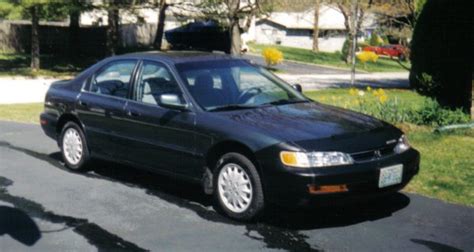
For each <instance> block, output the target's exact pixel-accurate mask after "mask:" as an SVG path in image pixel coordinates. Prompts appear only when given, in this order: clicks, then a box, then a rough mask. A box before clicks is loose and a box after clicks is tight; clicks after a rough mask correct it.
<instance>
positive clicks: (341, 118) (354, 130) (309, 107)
mask: <svg viewBox="0 0 474 252" xmlns="http://www.w3.org/2000/svg"><path fill="white" fill-rule="evenodd" d="M216 114H218V116H220V117H225V118H226V119H227V120H231V121H232V122H233V123H234V124H238V125H239V127H242V128H244V127H251V129H252V130H258V131H260V132H263V133H265V134H266V135H269V136H271V137H274V138H277V139H280V140H281V141H283V142H292V143H295V144H297V145H299V146H300V147H304V148H305V149H315V148H317V149H321V148H322V146H324V148H331V147H330V146H331V145H332V144H329V145H328V144H325V142H326V141H321V140H330V142H332V143H335V142H339V144H341V143H343V142H345V141H347V140H348V139H354V138H356V139H361V141H362V140H363V139H364V137H366V138H367V136H371V137H370V138H371V139H374V138H379V140H378V141H377V142H380V143H372V145H383V143H384V142H385V141H386V140H387V139H391V138H394V137H395V136H396V135H399V134H400V133H399V132H398V130H396V129H395V128H394V127H393V126H391V125H389V124H387V123H384V122H382V121H380V120H377V119H375V118H373V117H370V116H367V115H363V114H360V113H356V112H352V111H349V110H345V109H341V108H336V107H333V106H328V105H323V104H319V103H313V102H305V103H295V104H288V105H279V106H267V107H261V108H256V109H248V110H237V111H229V112H222V113H216ZM314 140H318V141H314ZM366 140H367V139H366ZM366 140H365V141H366ZM364 148H366V147H364ZM355 149H358V148H353V150H351V151H355Z"/></svg>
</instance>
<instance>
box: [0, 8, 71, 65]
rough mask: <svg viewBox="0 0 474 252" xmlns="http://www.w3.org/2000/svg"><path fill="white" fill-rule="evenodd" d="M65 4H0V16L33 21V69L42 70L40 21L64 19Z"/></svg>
mask: <svg viewBox="0 0 474 252" xmlns="http://www.w3.org/2000/svg"><path fill="white" fill-rule="evenodd" d="M64 6H65V2H64V1H60V0H5V1H3V2H2V3H1V4H0V14H1V15H2V16H4V17H7V18H29V19H30V20H31V37H30V38H31V63H30V66H31V69H32V70H33V71H37V70H39V68H40V32H39V30H40V24H39V21H40V19H46V20H55V19H61V18H64V10H65V9H64Z"/></svg>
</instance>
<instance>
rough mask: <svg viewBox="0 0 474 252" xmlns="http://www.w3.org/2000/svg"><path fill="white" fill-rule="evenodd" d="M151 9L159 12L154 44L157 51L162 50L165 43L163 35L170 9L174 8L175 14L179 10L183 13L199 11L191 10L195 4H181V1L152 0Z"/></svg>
mask: <svg viewBox="0 0 474 252" xmlns="http://www.w3.org/2000/svg"><path fill="white" fill-rule="evenodd" d="M151 1H152V2H151V7H152V8H155V9H157V10H158V23H157V28H156V34H155V40H154V42H153V47H154V48H155V49H156V50H161V49H162V48H161V47H162V42H163V34H164V31H165V22H166V12H167V11H168V10H170V7H173V9H172V10H173V14H175V15H176V14H177V13H174V11H175V10H177V9H179V10H181V11H188V12H196V11H197V10H196V9H194V10H189V9H190V7H191V6H193V5H194V4H193V3H192V2H181V1H172V0H151Z"/></svg>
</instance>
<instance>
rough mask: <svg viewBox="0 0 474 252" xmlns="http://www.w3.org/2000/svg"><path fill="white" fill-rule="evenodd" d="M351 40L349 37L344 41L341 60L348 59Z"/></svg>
mask: <svg viewBox="0 0 474 252" xmlns="http://www.w3.org/2000/svg"><path fill="white" fill-rule="evenodd" d="M350 44H351V43H350V41H349V39H348V38H346V40H345V41H344V44H343V45H342V50H341V60H344V61H346V59H347V55H348V54H349V46H350Z"/></svg>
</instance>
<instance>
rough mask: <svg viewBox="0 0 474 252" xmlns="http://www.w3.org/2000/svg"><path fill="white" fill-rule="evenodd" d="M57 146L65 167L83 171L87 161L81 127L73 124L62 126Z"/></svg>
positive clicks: (86, 151)
mask: <svg viewBox="0 0 474 252" xmlns="http://www.w3.org/2000/svg"><path fill="white" fill-rule="evenodd" d="M59 146H60V148H61V154H62V157H63V160H64V163H65V164H66V167H67V168H69V169H71V170H74V171H83V170H85V166H86V164H87V162H88V161H89V159H90V157H89V150H88V148H87V143H86V137H85V136H84V133H83V132H82V129H81V127H79V125H77V124H76V123H74V122H68V123H66V124H65V125H64V127H63V129H62V131H61V135H60V137H59Z"/></svg>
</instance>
